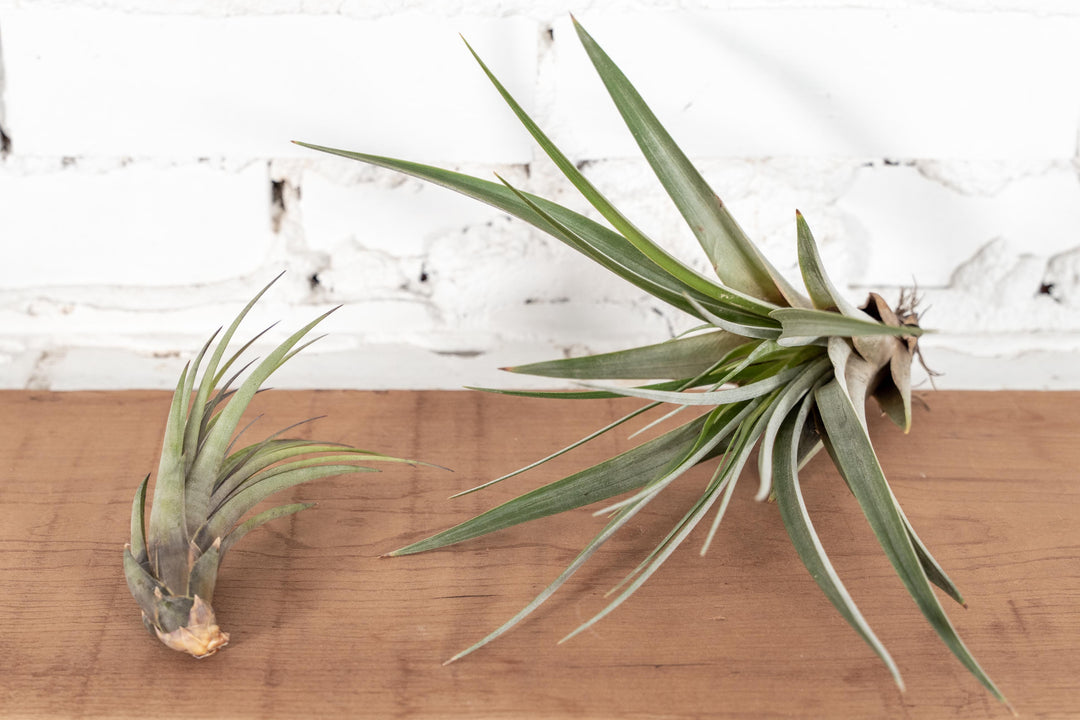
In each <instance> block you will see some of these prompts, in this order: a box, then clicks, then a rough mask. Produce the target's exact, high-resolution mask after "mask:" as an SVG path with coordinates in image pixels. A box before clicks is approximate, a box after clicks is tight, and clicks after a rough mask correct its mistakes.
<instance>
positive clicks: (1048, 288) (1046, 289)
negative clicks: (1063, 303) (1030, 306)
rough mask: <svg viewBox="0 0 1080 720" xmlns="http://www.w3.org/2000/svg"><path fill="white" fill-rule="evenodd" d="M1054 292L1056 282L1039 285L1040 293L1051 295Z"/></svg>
mask: <svg viewBox="0 0 1080 720" xmlns="http://www.w3.org/2000/svg"><path fill="white" fill-rule="evenodd" d="M1053 292H1054V283H1043V284H1042V285H1040V286H1039V294H1040V295H1050V294H1051V293H1053Z"/></svg>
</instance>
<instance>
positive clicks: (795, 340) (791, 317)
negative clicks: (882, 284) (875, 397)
mask: <svg viewBox="0 0 1080 720" xmlns="http://www.w3.org/2000/svg"><path fill="white" fill-rule="evenodd" d="M771 317H772V318H773V319H774V320H779V321H780V325H781V327H782V329H783V332H782V333H781V335H780V337H779V339H778V340H777V342H778V343H779V344H780V345H784V346H792V345H803V344H806V342H807V341H814V340H817V339H818V338H828V337H862V336H867V335H870V336H875V335H891V336H894V337H911V336H916V337H917V336H919V335H922V334H923V332H924V330H923V329H922V328H919V327H916V326H914V325H903V326H900V327H893V326H892V325H885V324H884V323H879V322H878V321H877V320H873V319H870V318H869V316H868V317H867V319H865V320H863V319H859V318H854V317H848V316H846V315H841V314H840V313H838V312H830V311H827V310H811V309H809V308H781V309H779V310H773V311H772V313H771Z"/></svg>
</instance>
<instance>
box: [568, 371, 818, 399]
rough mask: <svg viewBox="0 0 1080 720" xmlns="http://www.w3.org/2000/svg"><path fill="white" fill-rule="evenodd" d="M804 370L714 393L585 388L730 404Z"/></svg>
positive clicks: (779, 384)
mask: <svg viewBox="0 0 1080 720" xmlns="http://www.w3.org/2000/svg"><path fill="white" fill-rule="evenodd" d="M802 370H803V368H801V367H791V368H786V369H784V370H781V371H779V372H777V373H776V374H775V375H772V376H771V377H768V378H766V379H764V380H759V381H757V382H753V383H749V384H746V385H740V386H738V387H734V388H730V389H728V390H716V391H713V392H666V391H663V390H649V389H646V388H624V387H615V386H607V385H604V386H601V385H598V384H596V383H582V384H583V385H585V386H586V387H591V388H596V389H597V390H603V391H607V392H610V393H615V394H616V395H625V396H627V397H637V398H643V399H645V400H655V401H658V402H667V403H673V404H675V405H726V404H728V403H733V402H739V401H740V400H749V399H750V398H755V397H760V396H762V395H767V394H768V393H770V392H772V391H773V390H775V389H776V388H778V387H783V386H784V385H785V384H786V383H787V382H788V381H789V380H791V379H793V378H794V377H796V376H797V375H798V374H799V373H800V372H802Z"/></svg>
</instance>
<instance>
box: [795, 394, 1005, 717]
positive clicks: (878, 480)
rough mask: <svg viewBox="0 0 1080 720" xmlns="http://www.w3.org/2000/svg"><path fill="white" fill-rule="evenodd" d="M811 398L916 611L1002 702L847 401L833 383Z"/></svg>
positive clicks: (828, 445)
mask: <svg viewBox="0 0 1080 720" xmlns="http://www.w3.org/2000/svg"><path fill="white" fill-rule="evenodd" d="M815 399H816V401H817V406H818V411H819V413H820V415H821V419H822V422H823V424H824V426H825V438H824V439H825V447H826V449H827V450H828V451H829V454H830V456H832V459H833V462H834V463H835V464H836V467H837V469H838V470H839V471H840V473H841V475H843V476H844V480H845V481H846V482H847V484H848V487H849V488H851V491H852V493H853V494H854V495H855V499H856V500H857V501H858V502H859V505H860V506H861V507H862V510H863V514H864V515H866V519H867V521H869V523H870V527H871V528H872V529H873V531H874V535H876V536H877V539H878V542H880V543H881V547H882V549H884V550H885V554H886V555H887V556H888V558H889V562H891V563H892V565H893V567H894V568H895V569H896V572H897V574H898V575H899V576H900V579H901V580H902V581H903V583H904V585H905V587H907V589H908V592H909V593H911V596H912V598H914V600H915V603H916V604H917V605H918V606H919V610H921V611H922V613H923V615H924V616H925V617H926V619H927V621H929V623H930V626H931V627H933V628H934V631H935V632H937V634H938V636H940V637H941V639H942V640H943V641H944V643H945V645H946V646H948V648H949V649H950V650H951V651H952V653H953V654H954V655H955V656H956V657H957V659H959V660H960V662H961V663H963V665H964V667H966V668H967V669H968V670H969V671H970V672H971V673H972V674H973V675H974V676H975V677H976V678H977V679H978V680H979V682H981V683H982V684H983V686H984V687H986V689H987V690H989V691H990V692H991V693H992V694H993V695H994V697H996V698H997V699H998V700H1000V701H1002V702H1003V703H1006V704H1008V701H1007V700H1005V697H1004V696H1003V695H1002V694H1001V691H1000V690H998V689H997V687H996V686H995V685H994V683H993V682H992V681H991V680H990V678H989V676H987V674H986V673H985V671H983V669H982V668H981V667H980V666H979V664H978V663H977V662H976V661H975V658H974V657H973V656H972V655H971V653H970V651H969V650H968V649H967V647H966V646H965V645H964V643H963V641H962V640H960V637H959V636H958V635H957V634H956V630H955V628H953V626H952V623H951V622H949V618H948V617H947V616H946V615H945V611H944V610H943V609H942V607H941V603H939V602H938V599H937V596H936V595H934V591H933V588H931V587H930V582H929V580H928V578H927V576H926V572H925V571H924V569H923V565H922V562H921V561H920V559H919V556H918V555H917V553H916V550H915V547H914V545H913V544H912V542H911V538H910V536H909V533H908V529H907V527H906V524H905V522H904V518H903V516H902V514H901V512H900V510H899V508H898V505H897V503H896V499H895V497H893V494H892V491H891V490H890V489H889V484H888V482H887V481H886V480H885V475H884V473H883V472H882V470H881V465H880V464H879V463H878V460H877V456H876V455H875V453H874V448H873V446H872V445H871V444H870V438H869V436H868V435H867V434H866V429H865V428H864V427H863V425H862V424H861V423H860V421H859V416H858V413H857V412H856V411H855V408H854V406H853V405H852V403H851V399H850V398H849V397H848V395H847V393H846V392H845V391H844V389H843V388H842V387H841V386H840V384H839V382H837V380H836V379H834V380H832V381H831V382H829V383H828V384H827V385H825V386H823V387H822V388H820V389H819V390H818V391H817V392H816V393H815Z"/></svg>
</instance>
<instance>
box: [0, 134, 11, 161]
mask: <svg viewBox="0 0 1080 720" xmlns="http://www.w3.org/2000/svg"><path fill="white" fill-rule="evenodd" d="M10 154H11V136H10V135H8V134H7V133H6V132H4V128H2V127H0V156H7V155H10Z"/></svg>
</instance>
